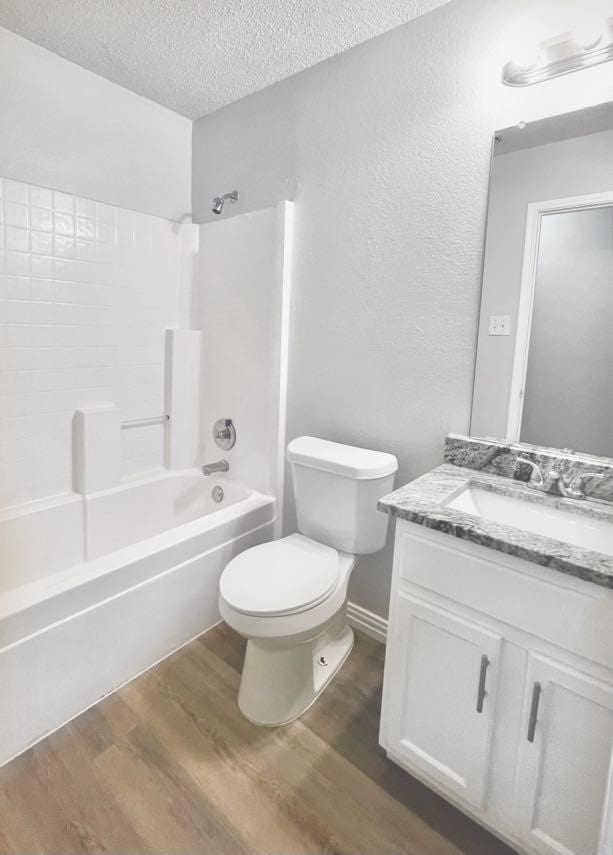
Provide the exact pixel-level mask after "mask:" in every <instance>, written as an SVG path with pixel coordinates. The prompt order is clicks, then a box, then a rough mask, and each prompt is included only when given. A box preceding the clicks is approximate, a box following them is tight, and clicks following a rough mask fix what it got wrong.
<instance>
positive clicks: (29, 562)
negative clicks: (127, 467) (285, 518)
mask: <svg viewBox="0 0 613 855" xmlns="http://www.w3.org/2000/svg"><path fill="white" fill-rule="evenodd" d="M215 485H221V486H222V487H223V490H224V499H223V501H222V502H221V503H220V504H216V503H215V502H214V501H213V499H212V496H211V491H212V488H213V487H214V486H215ZM274 518H275V501H274V499H273V498H272V497H270V496H266V495H263V494H261V493H257V492H255V491H253V490H249V489H248V488H245V487H243V486H241V485H238V484H234V483H232V482H231V481H229V480H227V479H222V478H215V477H211V478H205V477H204V476H202V475H201V474H200V473H198V472H196V471H191V470H190V471H186V472H174V473H171V472H168V473H166V472H164V473H161V474H159V475H157V476H155V477H149V478H146V479H142V480H138V481H132V482H129V483H126V484H124V485H122V486H121V487H118V488H115V489H113V490H108V491H105V492H102V493H97V494H92V495H90V496H88V497H87V498H83V497H80V496H76V495H71V496H67V497H58V498H56V499H53V500H49V501H46V502H36V503H32V504H31V505H28V506H23V507H22V508H20V509H19V510H17V511H14V512H7V513H4V514H3V515H2V516H0V763H3V762H6V761H7V760H9V759H10V758H11V757H13V756H15V755H16V754H18V753H20V752H21V751H23V750H24V749H25V748H27V747H28V746H29V745H31V744H32V743H34V742H36V741H37V740H38V739H41V738H42V737H43V736H45V735H46V734H48V733H50V732H51V731H52V730H54V729H55V728H57V727H59V726H61V725H62V724H64V723H65V722H67V721H68V720H69V719H71V718H72V717H74V716H75V715H77V714H78V713H79V712H81V711H82V710H84V709H86V708H87V707H89V706H91V705H92V704H94V703H96V701H98V700H99V699H100V698H101V697H103V696H104V695H106V694H108V693H109V692H112V691H113V690H114V689H116V688H118V687H119V686H120V685H122V684H123V683H125V682H126V681H128V680H130V679H132V678H133V677H135V676H136V675H137V674H139V673H141V672H142V671H144V670H146V669H147V668H149V667H151V666H152V665H153V664H154V663H155V662H157V661H159V660H160V659H162V658H164V657H165V656H167V655H168V654H169V653H171V652H172V651H173V650H176V649H177V648H178V647H180V646H182V645H183V644H185V643H186V642H187V641H189V640H190V639H192V638H194V637H195V636H197V635H199V634H201V633H202V632H205V631H206V630H207V629H209V628H210V627H211V626H213V625H214V624H215V623H216V622H217V621H218V620H219V614H218V611H217V588H218V581H219V576H220V574H221V571H222V570H223V568H224V567H225V565H226V564H227V562H228V561H229V560H230V559H231V558H232V557H233V556H234V555H237V554H238V553H239V552H241V551H242V550H244V549H246V548H248V547H250V546H254V545H256V544H257V543H262V542H264V541H266V540H270V539H271V538H272V536H273V523H274Z"/></svg>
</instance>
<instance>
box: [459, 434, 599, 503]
mask: <svg viewBox="0 0 613 855" xmlns="http://www.w3.org/2000/svg"><path fill="white" fill-rule="evenodd" d="M518 457H524V458H526V459H527V460H531V461H532V462H533V463H536V464H537V465H538V466H539V468H540V470H541V472H542V473H543V477H544V478H545V479H546V478H547V475H548V474H549V473H550V472H551V471H552V470H553V469H555V470H557V471H558V472H559V473H560V474H561V475H563V476H564V477H566V478H572V477H573V476H576V475H578V474H579V473H581V472H599V473H601V474H603V475H605V478H604V480H602V481H591V482H590V481H587V482H586V483H585V485H584V486H585V489H586V492H587V493H588V495H589V498H590V499H594V500H598V501H601V502H613V460H612V459H611V458H606V457H595V456H593V455H590V454H578V453H576V452H574V451H571V450H570V449H557V448H543V447H541V446H537V445H528V444H526V443H517V442H505V441H501V440H496V439H474V438H473V437H468V436H457V435H456V434H449V436H448V437H447V438H446V440H445V460H446V461H447V462H448V463H452V464H453V465H454V466H464V467H466V468H467V469H477V470H478V471H479V472H484V473H488V474H491V475H501V476H503V477H505V478H515V479H517V480H519V481H528V480H529V479H530V467H528V466H519V470H518V465H517V458H518Z"/></svg>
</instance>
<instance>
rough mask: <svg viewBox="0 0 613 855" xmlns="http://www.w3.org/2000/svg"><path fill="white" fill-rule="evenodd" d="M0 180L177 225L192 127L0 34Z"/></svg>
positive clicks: (185, 194) (186, 202)
mask: <svg viewBox="0 0 613 855" xmlns="http://www.w3.org/2000/svg"><path fill="white" fill-rule="evenodd" d="M0 81H1V83H0V115H1V116H2V133H1V134H0V175H5V176H7V177H8V178H14V179H16V180H19V181H25V182H28V183H31V184H39V185H41V186H44V187H51V188H54V189H57V190H63V191H64V192H66V193H73V194H76V195H78V196H85V197H89V198H92V199H97V200H99V201H102V202H107V203H109V204H114V205H120V206H122V207H124V208H130V209H132V210H136V211H144V212H146V213H150V214H155V215H157V216H160V217H167V218H171V219H178V218H179V217H180V216H181V215H182V214H184V213H186V212H188V211H189V210H190V207H191V202H190V178H191V125H192V123H191V122H190V121H189V120H188V119H186V118H184V117H182V116H179V115H177V114H176V113H173V112H171V111H170V110H167V109H166V108H164V107H161V106H159V105H158V104H154V103H153V102H152V101H148V100H147V99H146V98H142V97H140V96H139V95H135V94H134V93H133V92H129V91H128V90H127V89H123V88H122V87H121V86H117V85H116V84H114V83H110V82H109V81H108V80H105V79H103V78H102V77H98V76H97V75H95V74H92V73H91V72H89V71H85V70H84V69H83V68H81V67H79V66H78V65H74V64H73V63H71V62H67V61H66V60H64V59H61V58H60V57H58V56H56V55H55V54H53V53H51V52H50V51H47V50H45V49H44V48H41V47H39V46H38V45H35V44H33V43H32V42H29V41H27V40H26V39H22V38H21V37H20V36H17V35H15V34H14V33H12V32H9V31H8V30H5V29H3V28H0Z"/></svg>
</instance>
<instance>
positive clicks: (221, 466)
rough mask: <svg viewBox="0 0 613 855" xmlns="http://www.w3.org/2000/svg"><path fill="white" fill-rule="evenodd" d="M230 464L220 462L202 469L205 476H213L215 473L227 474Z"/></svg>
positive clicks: (224, 461) (209, 464)
mask: <svg viewBox="0 0 613 855" xmlns="http://www.w3.org/2000/svg"><path fill="white" fill-rule="evenodd" d="M229 468H230V464H229V463H228V461H227V460H218V461H217V462H216V463H207V464H205V465H204V466H203V467H202V474H203V475H212V474H213V473H214V472H227V471H228V469H229Z"/></svg>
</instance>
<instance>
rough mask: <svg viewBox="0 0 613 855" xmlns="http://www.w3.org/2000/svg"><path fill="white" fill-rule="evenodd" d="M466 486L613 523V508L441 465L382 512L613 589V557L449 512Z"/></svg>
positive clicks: (387, 500)
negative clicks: (454, 500)
mask: <svg viewBox="0 0 613 855" xmlns="http://www.w3.org/2000/svg"><path fill="white" fill-rule="evenodd" d="M478 451H479V450H478V449H477V454H478ZM476 456H477V455H475V457H476ZM484 457H485V454H484ZM467 487H479V488H481V489H483V490H490V491H492V492H495V493H499V494H502V495H506V496H513V497H516V498H520V499H522V500H524V501H528V502H536V503H540V504H542V505H544V506H546V507H549V508H551V509H559V510H564V511H566V512H571V513H576V514H579V515H583V516H587V517H589V518H591V519H598V520H606V521H610V522H611V524H613V507H611V508H608V507H607V506H606V505H595V504H594V503H589V502H578V501H576V500H573V499H563V498H561V497H553V496H549V495H545V494H543V493H540V492H537V491H535V490H533V489H532V488H530V487H528V486H527V485H526V484H524V483H523V482H521V481H515V480H511V478H509V477H508V476H507V477H505V476H501V475H496V474H491V473H489V472H486V471H479V472H477V471H476V470H475V469H473V468H468V467H467V466H456V465H452V464H444V465H442V466H439V467H438V468H437V469H434V470H433V471H432V472H428V473H427V474H426V475H423V476H422V477H421V478H418V479H417V480H415V481H412V482H411V483H410V484H407V485H406V486H404V487H401V488H400V489H399V490H396V491H395V492H394V493H391V494H390V495H389V496H384V497H383V498H382V499H381V500H380V501H379V504H378V507H379V510H381V511H384V512H386V513H389V514H391V515H392V516H394V517H397V518H399V519H403V520H408V521H409V522H414V523H417V524H418V525H423V526H426V527H427V528H430V529H434V530H435V531H440V532H443V533H445V534H450V535H452V536H453V537H458V538H460V539H462V540H467V541H470V542H471V543H476V544H478V545H480V546H485V547H487V548H488V549H495V550H497V551H498V552H504V553H505V554H507V555H515V556H517V557H518V558H523V559H524V560H526V561H530V562H531V563H533V564H539V565H541V566H543V567H549V568H551V569H553V570H559V571H560V572H561V573H567V574H569V575H571V576H576V577H578V578H580V579H584V580H586V581H588V582H594V583H595V584H597V585H602V586H604V587H606V588H613V558H610V557H608V556H606V555H602V554H601V553H598V552H593V551H591V550H587V549H582V548H580V547H578V546H572V545H570V544H568V543H562V542H561V541H557V540H553V539H551V538H548V537H543V536H541V535H538V534H534V533H532V532H528V531H524V530H522V529H520V528H515V527H513V526H510V525H502V524H500V523H496V522H493V521H491V520H487V519H484V518H482V517H477V516H473V515H472V514H468V513H465V512H463V511H459V510H456V509H454V508H451V507H448V506H447V504H446V503H447V502H449V501H450V500H452V499H453V498H454V496H456V495H457V494H459V493H460V492H461V491H462V490H463V489H465V488H467Z"/></svg>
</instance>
